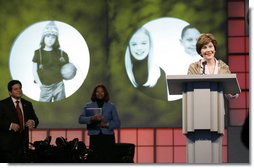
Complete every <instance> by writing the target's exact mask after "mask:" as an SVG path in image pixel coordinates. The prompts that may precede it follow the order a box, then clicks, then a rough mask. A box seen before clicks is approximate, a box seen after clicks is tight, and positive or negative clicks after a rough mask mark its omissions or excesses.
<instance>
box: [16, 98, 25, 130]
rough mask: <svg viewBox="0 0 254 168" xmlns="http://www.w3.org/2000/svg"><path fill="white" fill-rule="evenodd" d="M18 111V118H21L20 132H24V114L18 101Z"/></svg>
mask: <svg viewBox="0 0 254 168" xmlns="http://www.w3.org/2000/svg"><path fill="white" fill-rule="evenodd" d="M16 111H17V113H18V116H19V125H20V131H22V130H23V127H24V126H23V114H22V111H21V109H20V107H19V101H16Z"/></svg>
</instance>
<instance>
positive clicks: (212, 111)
mask: <svg viewBox="0 0 254 168" xmlns="http://www.w3.org/2000/svg"><path fill="white" fill-rule="evenodd" d="M167 83H168V90H169V93H170V94H171V95H179V94H182V95H183V98H182V130H183V134H185V135H186V159H187V162H188V163H222V136H223V134H224V115H225V108H224V94H235V93H240V87H239V83H238V81H237V78H236V74H218V75H168V76H167Z"/></svg>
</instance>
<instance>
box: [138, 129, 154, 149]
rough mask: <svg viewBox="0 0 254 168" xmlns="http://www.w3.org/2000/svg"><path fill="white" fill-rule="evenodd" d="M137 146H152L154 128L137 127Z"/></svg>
mask: <svg viewBox="0 0 254 168" xmlns="http://www.w3.org/2000/svg"><path fill="white" fill-rule="evenodd" d="M137 135H138V143H137V144H138V146H153V144H154V129H153V128H139V129H138V132H137Z"/></svg>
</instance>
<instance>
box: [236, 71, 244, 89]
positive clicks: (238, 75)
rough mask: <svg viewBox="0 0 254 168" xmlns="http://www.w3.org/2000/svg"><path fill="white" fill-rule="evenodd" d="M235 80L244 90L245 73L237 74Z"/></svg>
mask: <svg viewBox="0 0 254 168" xmlns="http://www.w3.org/2000/svg"><path fill="white" fill-rule="evenodd" d="M237 80H238V82H239V85H240V88H241V89H246V74H245V73H237Z"/></svg>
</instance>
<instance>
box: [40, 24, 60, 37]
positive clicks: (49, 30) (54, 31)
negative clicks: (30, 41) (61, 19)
mask: <svg viewBox="0 0 254 168" xmlns="http://www.w3.org/2000/svg"><path fill="white" fill-rule="evenodd" d="M49 34H51V35H55V36H58V28H57V27H56V24H55V22H54V21H50V22H49V23H48V24H47V25H46V26H45V28H44V30H43V36H45V35H49Z"/></svg>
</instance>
